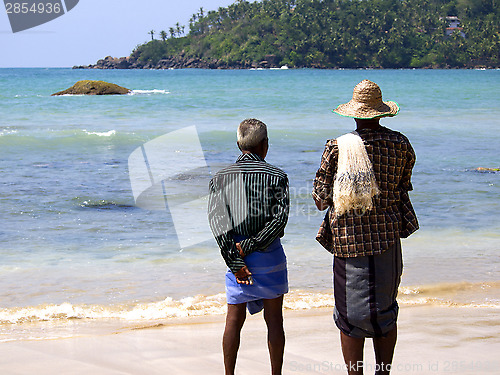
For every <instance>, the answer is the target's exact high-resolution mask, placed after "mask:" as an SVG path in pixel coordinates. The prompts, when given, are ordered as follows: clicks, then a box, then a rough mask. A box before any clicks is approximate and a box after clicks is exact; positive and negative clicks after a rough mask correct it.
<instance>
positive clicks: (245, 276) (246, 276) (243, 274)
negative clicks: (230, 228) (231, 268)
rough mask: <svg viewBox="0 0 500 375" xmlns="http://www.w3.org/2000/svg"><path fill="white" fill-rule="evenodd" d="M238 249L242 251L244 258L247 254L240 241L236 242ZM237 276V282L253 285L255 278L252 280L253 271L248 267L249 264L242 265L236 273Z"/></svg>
mask: <svg viewBox="0 0 500 375" xmlns="http://www.w3.org/2000/svg"><path fill="white" fill-rule="evenodd" d="M236 249H237V250H238V252H239V253H240V255H241V257H242V258H244V257H245V254H244V253H243V249H242V248H241V245H240V243H239V242H237V243H236ZM234 276H235V277H236V282H237V283H238V284H245V285H252V284H253V280H252V273H251V272H250V270H249V269H248V267H247V266H243V267H241V268H240V269H239V270H238V272H236V273H235V274H234Z"/></svg>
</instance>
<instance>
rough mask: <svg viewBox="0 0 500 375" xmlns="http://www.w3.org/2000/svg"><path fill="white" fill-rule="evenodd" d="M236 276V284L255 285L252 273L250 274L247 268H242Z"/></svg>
mask: <svg viewBox="0 0 500 375" xmlns="http://www.w3.org/2000/svg"><path fill="white" fill-rule="evenodd" d="M234 276H235V277H236V282H237V283H238V284H245V285H252V284H253V279H252V273H251V272H250V270H249V269H248V267H247V266H243V267H241V268H240V269H239V271H238V272H236V273H235V274H234Z"/></svg>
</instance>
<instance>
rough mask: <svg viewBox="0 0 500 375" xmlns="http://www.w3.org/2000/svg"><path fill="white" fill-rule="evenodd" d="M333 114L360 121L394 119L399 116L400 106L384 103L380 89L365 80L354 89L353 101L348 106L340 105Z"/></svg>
mask: <svg viewBox="0 0 500 375" xmlns="http://www.w3.org/2000/svg"><path fill="white" fill-rule="evenodd" d="M333 112H334V113H337V114H339V115H341V116H346V117H353V118H359V119H372V118H380V117H392V116H396V115H397V114H398V112H399V105H398V103H396V102H393V101H387V102H384V101H382V91H381V90H380V87H378V85H377V84H376V83H374V82H372V81H369V80H367V79H365V80H363V81H361V82H360V83H358V84H357V85H356V87H354V90H353V92H352V99H351V100H350V101H349V102H348V103H346V104H341V105H339V106H338V107H337V108H335V109H334V110H333Z"/></svg>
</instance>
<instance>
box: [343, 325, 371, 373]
mask: <svg viewBox="0 0 500 375" xmlns="http://www.w3.org/2000/svg"><path fill="white" fill-rule="evenodd" d="M340 343H341V345H342V353H343V354H344V361H345V364H346V366H347V373H348V374H349V375H363V348H364V346H365V339H360V338H356V337H350V336H347V335H346V334H345V333H343V332H340Z"/></svg>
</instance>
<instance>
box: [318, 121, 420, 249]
mask: <svg viewBox="0 0 500 375" xmlns="http://www.w3.org/2000/svg"><path fill="white" fill-rule="evenodd" d="M358 134H359V136H360V137H361V138H362V139H363V142H364V144H365V148H366V152H367V154H368V157H369V158H370V160H371V162H372V164H373V170H374V172H375V178H376V181H377V184H378V187H379V189H380V194H378V195H377V196H375V197H374V198H373V203H374V207H373V209H372V210H370V211H366V212H356V211H353V210H351V211H349V212H347V213H345V214H344V215H342V216H340V217H336V215H335V214H334V212H333V211H334V210H333V208H332V206H333V199H332V193H333V182H334V180H335V173H336V171H337V163H338V154H339V148H338V146H337V141H336V140H335V139H331V140H328V141H327V142H326V145H325V151H324V152H323V156H322V158H321V165H320V167H319V169H318V171H317V172H316V178H315V180H314V185H313V192H312V194H313V197H314V198H315V199H316V200H319V201H321V202H322V203H323V204H324V205H328V206H330V208H329V209H328V211H327V213H326V216H325V219H324V220H323V223H322V224H321V227H320V229H319V232H318V235H317V236H316V240H317V241H318V242H319V243H320V244H321V245H322V246H323V247H325V248H326V249H327V250H328V251H329V252H331V253H333V254H334V255H335V256H338V257H357V256H366V255H375V254H381V253H383V252H384V251H385V250H387V249H388V248H389V247H390V246H391V245H392V244H394V242H395V241H396V240H399V238H406V237H408V236H409V235H410V234H412V233H413V232H415V231H416V230H417V229H418V220H417V216H416V214H415V211H414V210H413V207H412V204H411V202H410V198H409V195H408V191H410V190H413V187H412V184H411V173H412V169H413V166H414V164H415V152H414V151H413V148H412V147H411V144H410V142H409V141H408V139H407V138H406V137H405V136H404V135H403V134H401V133H399V132H396V131H393V130H390V129H388V128H385V127H383V126H381V127H380V128H377V129H375V130H372V129H363V130H360V131H358Z"/></svg>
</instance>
